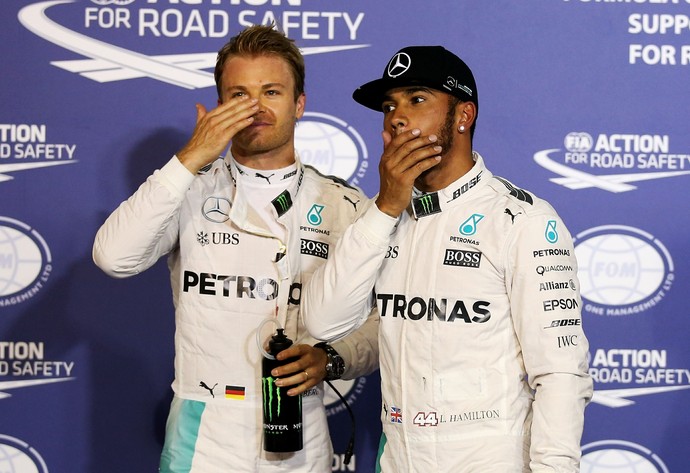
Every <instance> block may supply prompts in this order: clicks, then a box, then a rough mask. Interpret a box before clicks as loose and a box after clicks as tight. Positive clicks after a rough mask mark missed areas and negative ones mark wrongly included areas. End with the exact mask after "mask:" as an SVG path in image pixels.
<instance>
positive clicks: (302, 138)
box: [295, 112, 363, 181]
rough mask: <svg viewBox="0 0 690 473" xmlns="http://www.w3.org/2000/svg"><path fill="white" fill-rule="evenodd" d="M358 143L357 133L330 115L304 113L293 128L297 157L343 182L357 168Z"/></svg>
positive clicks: (359, 141) (360, 152) (360, 142)
mask: <svg viewBox="0 0 690 473" xmlns="http://www.w3.org/2000/svg"><path fill="white" fill-rule="evenodd" d="M358 144H359V146H358ZM361 146H363V142H362V141H361V138H360V137H359V135H358V134H357V132H356V131H355V130H354V129H353V128H352V127H349V126H348V125H347V124H346V123H344V122H342V121H341V120H338V119H336V118H335V117H331V116H330V115H325V114H320V113H319V114H317V113H309V112H307V113H305V114H304V117H303V119H302V120H301V121H300V122H299V124H298V125H297V127H296V128H295V148H296V149H297V152H298V153H299V156H300V160H301V161H302V162H303V163H304V164H309V165H310V166H313V167H315V168H316V169H317V170H318V171H319V172H321V173H322V174H327V175H333V176H337V177H339V178H341V179H344V180H346V181H347V180H349V179H350V178H351V177H352V175H353V174H354V173H355V171H356V170H357V166H358V164H359V160H360V158H361V157H362V150H361V149H360V147H361Z"/></svg>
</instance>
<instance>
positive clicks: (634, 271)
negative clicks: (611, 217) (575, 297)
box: [575, 233, 666, 305]
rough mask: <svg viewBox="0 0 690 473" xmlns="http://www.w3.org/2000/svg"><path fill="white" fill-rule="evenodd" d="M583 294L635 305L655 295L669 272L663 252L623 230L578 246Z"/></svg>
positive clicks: (606, 301)
mask: <svg viewBox="0 0 690 473" xmlns="http://www.w3.org/2000/svg"><path fill="white" fill-rule="evenodd" d="M575 254H576V256H577V261H578V266H579V271H578V277H579V279H580V284H581V293H582V296H583V297H585V298H587V299H589V300H590V301H593V302H597V303H600V304H606V305H626V304H634V303H636V302H639V301H641V300H643V299H645V298H647V297H649V296H651V295H652V294H653V293H654V292H655V291H656V290H657V289H658V288H659V286H660V285H661V283H662V282H663V280H664V277H665V275H666V266H665V264H664V260H663V258H662V256H661V254H660V253H659V251H658V250H657V249H656V248H655V247H654V246H652V245H650V244H649V243H648V242H647V241H645V240H642V239H641V238H638V237H636V236H633V235H627V234H622V233H607V234H599V235H596V236H593V237H591V238H588V239H585V240H583V241H581V242H578V243H577V245H576V246H575Z"/></svg>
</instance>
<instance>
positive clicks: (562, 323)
mask: <svg viewBox="0 0 690 473" xmlns="http://www.w3.org/2000/svg"><path fill="white" fill-rule="evenodd" d="M581 323H582V322H581V321H580V319H557V320H552V321H551V325H549V326H548V327H544V328H545V329H546V328H555V327H572V326H577V325H581Z"/></svg>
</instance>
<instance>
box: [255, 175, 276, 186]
mask: <svg viewBox="0 0 690 473" xmlns="http://www.w3.org/2000/svg"><path fill="white" fill-rule="evenodd" d="M275 175H276V174H275V173H273V174H271V175H270V176H264V175H263V174H261V173H258V172H257V173H256V174H255V177H261V178H263V179H266V182H268V183H269V184H270V183H271V178H272V177H273V176H275Z"/></svg>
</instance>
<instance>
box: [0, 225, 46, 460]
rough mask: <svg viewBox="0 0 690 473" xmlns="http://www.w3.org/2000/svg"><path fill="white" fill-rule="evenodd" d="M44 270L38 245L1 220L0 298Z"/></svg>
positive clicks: (22, 287) (26, 284) (23, 285)
mask: <svg viewBox="0 0 690 473" xmlns="http://www.w3.org/2000/svg"><path fill="white" fill-rule="evenodd" d="M42 269H43V258H42V254H41V250H40V248H39V246H38V245H37V243H36V242H35V241H34V240H32V239H31V238H29V236H28V234H26V233H22V232H20V231H18V230H17V229H15V228H11V227H8V226H3V225H2V220H0V296H8V295H10V294H14V293H16V292H19V291H21V290H22V289H24V288H26V287H28V286H29V285H31V283H32V282H34V281H35V280H36V278H37V277H38V275H39V274H40V273H41V270H42ZM0 472H2V470H0ZM3 473H4V472H3Z"/></svg>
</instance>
